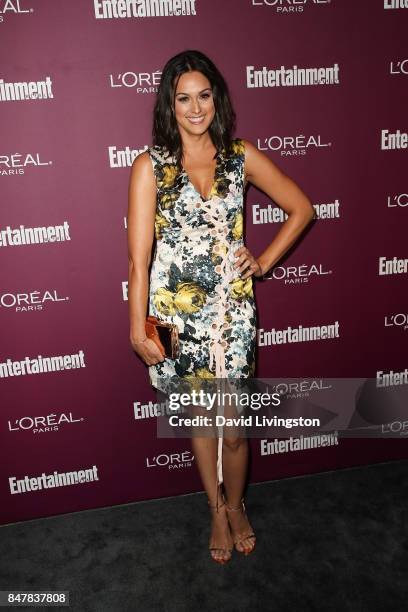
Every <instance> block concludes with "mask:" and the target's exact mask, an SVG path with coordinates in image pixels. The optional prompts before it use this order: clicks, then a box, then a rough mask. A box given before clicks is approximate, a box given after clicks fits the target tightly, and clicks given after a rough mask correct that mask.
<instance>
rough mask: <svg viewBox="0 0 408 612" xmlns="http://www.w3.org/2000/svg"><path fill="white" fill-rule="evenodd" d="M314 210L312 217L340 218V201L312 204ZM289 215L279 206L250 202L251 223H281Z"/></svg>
mask: <svg viewBox="0 0 408 612" xmlns="http://www.w3.org/2000/svg"><path fill="white" fill-rule="evenodd" d="M313 208H314V210H315V216H314V219H317V220H321V221H323V220H328V219H339V218H340V202H339V200H337V199H336V200H335V201H334V202H328V203H324V204H313ZM288 217H289V215H288V214H287V213H286V212H285V211H284V210H283V209H282V208H280V207H279V206H275V205H273V204H271V203H269V204H268V205H267V206H266V207H261V205H260V204H252V223H253V224H254V225H262V224H264V223H283V222H284V221H286V219H287V218H288Z"/></svg>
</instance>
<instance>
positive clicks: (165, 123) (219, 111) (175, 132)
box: [153, 50, 235, 166]
mask: <svg viewBox="0 0 408 612" xmlns="http://www.w3.org/2000/svg"><path fill="white" fill-rule="evenodd" d="M192 70H197V71H198V72H201V73H202V74H203V75H204V76H205V77H207V79H208V80H209V81H210V84H211V88H212V93H213V99H214V106H215V115H214V119H213V121H212V122H211V125H210V127H209V128H208V131H209V134H210V137H211V140H212V142H213V144H214V146H215V148H216V149H217V153H219V152H220V151H222V150H223V149H225V150H226V151H227V152H228V151H229V150H230V146H231V140H232V136H233V133H234V129H235V111H234V109H233V107H232V102H231V98H230V94H229V90H228V85H227V83H226V82H225V79H224V77H223V76H222V74H221V73H220V71H219V70H218V68H217V67H216V66H215V64H214V63H213V62H212V61H211V60H210V59H209V58H208V57H207V56H206V55H204V53H201V51H193V50H187V51H182V52H181V53H178V54H177V55H175V56H174V57H172V58H171V59H169V61H168V62H167V64H166V65H165V66H164V68H163V71H162V76H161V81H160V85H159V89H158V92H157V97H156V102H155V105H154V110H153V145H158V146H162V147H165V148H166V149H167V150H168V151H169V153H170V154H171V155H173V156H175V157H176V160H177V163H178V165H179V166H180V165H181V158H182V155H183V148H182V141H181V137H180V132H179V129H178V125H177V121H176V116H175V113H174V103H175V92H176V89H177V84H178V81H179V78H180V77H181V75H182V74H184V73H185V72H190V71H192Z"/></svg>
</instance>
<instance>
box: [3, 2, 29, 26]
mask: <svg viewBox="0 0 408 612" xmlns="http://www.w3.org/2000/svg"><path fill="white" fill-rule="evenodd" d="M33 12H34V9H33V8H28V7H24V2H23V0H0V23H2V22H3V21H4V20H5V17H7V16H8V15H23V14H24V13H33Z"/></svg>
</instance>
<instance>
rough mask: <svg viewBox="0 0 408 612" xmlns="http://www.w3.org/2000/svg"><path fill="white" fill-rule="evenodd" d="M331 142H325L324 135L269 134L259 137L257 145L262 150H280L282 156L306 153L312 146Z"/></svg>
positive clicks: (316, 146)
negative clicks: (265, 136)
mask: <svg viewBox="0 0 408 612" xmlns="http://www.w3.org/2000/svg"><path fill="white" fill-rule="evenodd" d="M331 144H332V143H331V142H323V139H322V136H321V135H320V134H318V135H317V136H313V135H312V136H304V135H303V134H299V135H298V136H269V137H267V138H262V139H261V138H258V139H257V145H258V149H259V150H260V151H280V154H281V155H282V156H285V155H286V156H287V155H293V156H295V155H306V153H307V151H308V149H310V148H324V147H331Z"/></svg>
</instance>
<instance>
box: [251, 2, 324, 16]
mask: <svg viewBox="0 0 408 612" xmlns="http://www.w3.org/2000/svg"><path fill="white" fill-rule="evenodd" d="M331 2H332V0H252V6H267V7H269V8H274V9H275V11H276V13H284V14H289V13H303V11H304V10H305V8H306V9H307V7H309V6H320V5H322V4H331Z"/></svg>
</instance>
